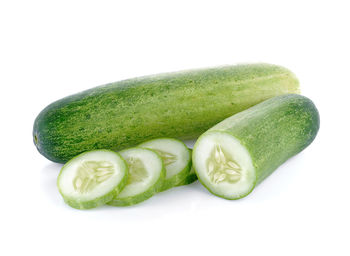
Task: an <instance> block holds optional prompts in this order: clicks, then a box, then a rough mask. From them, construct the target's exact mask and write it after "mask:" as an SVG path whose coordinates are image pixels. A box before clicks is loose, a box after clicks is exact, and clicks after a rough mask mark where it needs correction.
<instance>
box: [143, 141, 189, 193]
mask: <svg viewBox="0 0 350 256" xmlns="http://www.w3.org/2000/svg"><path fill="white" fill-rule="evenodd" d="M139 146H140V147H142V148H149V149H152V150H154V151H156V152H157V153H158V154H159V155H160V156H161V158H162V159H163V163H164V166H165V170H166V175H165V180H164V183H163V186H162V188H161V191H164V190H167V189H169V188H172V187H175V186H177V185H179V184H181V182H182V181H183V180H184V179H185V178H186V176H187V175H188V173H189V171H190V168H191V152H190V150H189V149H188V148H187V146H186V145H185V144H184V143H183V142H182V141H179V140H176V139H172V138H159V139H154V140H150V141H146V142H144V143H142V144H140V145H139Z"/></svg>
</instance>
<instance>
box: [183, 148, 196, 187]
mask: <svg viewBox="0 0 350 256" xmlns="http://www.w3.org/2000/svg"><path fill="white" fill-rule="evenodd" d="M189 150H190V152H191V155H192V149H189ZM196 180H198V178H197V175H196V172H195V170H194V168H193V164H192V165H191V169H190V172H189V173H188V174H187V176H186V178H185V179H184V180H183V181H182V182H181V183H180V184H179V185H178V186H184V185H188V184H191V183H193V182H195V181H196Z"/></svg>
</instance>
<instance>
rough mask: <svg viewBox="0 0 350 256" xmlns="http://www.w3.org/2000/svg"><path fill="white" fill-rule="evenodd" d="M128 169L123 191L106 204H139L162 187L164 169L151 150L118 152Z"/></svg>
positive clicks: (159, 158)
mask: <svg viewBox="0 0 350 256" xmlns="http://www.w3.org/2000/svg"><path fill="white" fill-rule="evenodd" d="M120 154H121V156H122V157H123V158H124V159H125V161H126V162H127V164H128V167H129V176H128V180H127V183H126V186H125V187H124V189H123V190H122V191H121V192H120V193H119V194H118V195H117V196H115V197H114V198H113V199H112V200H111V201H109V202H108V203H107V204H109V205H113V206H128V205H133V204H137V203H140V202H142V201H144V200H146V199H148V198H150V197H151V196H153V195H154V194H156V193H157V192H158V191H159V190H160V189H161V187H162V185H163V181H164V178H165V168H164V165H163V161H162V159H161V157H160V156H159V155H158V154H157V153H155V152H154V151H152V150H149V149H145V148H130V149H126V150H123V151H121V152H120Z"/></svg>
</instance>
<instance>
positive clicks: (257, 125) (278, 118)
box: [194, 94, 320, 199]
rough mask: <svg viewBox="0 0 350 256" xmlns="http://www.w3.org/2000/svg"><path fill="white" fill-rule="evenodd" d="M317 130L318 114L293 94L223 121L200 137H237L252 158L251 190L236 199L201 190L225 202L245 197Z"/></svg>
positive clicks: (311, 139)
mask: <svg viewBox="0 0 350 256" xmlns="http://www.w3.org/2000/svg"><path fill="white" fill-rule="evenodd" d="M319 127H320V118H319V113H318V110H317V108H316V106H315V105H314V103H313V102H312V101H311V100H310V99H308V98H306V97H304V96H301V95H296V94H289V95H282V96H277V97H274V98H272V99H269V100H266V101H264V102H262V103H260V104H258V105H256V106H254V107H251V108H249V109H247V110H245V111H242V112H240V113H238V114H236V115H233V116H231V117H229V118H227V119H225V120H223V121H222V122H220V123H218V124H217V125H215V126H214V127H212V128H211V129H209V130H208V131H207V132H206V133H204V134H203V135H202V136H205V135H206V134H208V133H210V132H223V133H227V134H230V135H232V136H234V137H235V138H237V139H238V140H239V141H240V142H241V144H242V145H243V146H244V147H245V148H246V149H247V150H248V152H249V154H250V156H251V158H252V161H253V166H254V168H255V172H256V180H255V182H254V185H253V187H252V189H251V190H250V191H249V192H248V193H246V194H245V195H242V196H241V197H239V198H226V197H223V196H221V195H218V194H215V193H213V191H211V190H210V188H208V187H207V186H205V187H206V188H207V189H208V190H209V191H210V192H211V193H213V194H214V195H216V196H219V197H223V198H225V199H240V198H242V197H245V196H247V195H248V194H249V193H250V192H251V191H252V190H253V189H254V187H255V186H256V185H258V184H259V183H261V182H262V181H263V180H264V179H265V178H266V177H268V176H269V175H270V174H271V173H272V172H273V171H275V170H276V169H277V168H278V167H279V166H280V165H281V164H283V163H284V162H285V161H287V160H288V159H289V158H291V157H292V156H294V155H296V154H298V153H299V152H301V151H302V150H304V149H305V148H306V147H307V146H308V145H310V144H311V143H312V141H313V140H314V139H315V137H316V135H317V132H318V130H319ZM202 136H201V137H202ZM201 137H200V138H199V140H200V139H201ZM195 149H196V145H195V146H194V150H195ZM199 180H200V182H201V183H202V184H203V185H204V182H202V181H201V179H200V178H199Z"/></svg>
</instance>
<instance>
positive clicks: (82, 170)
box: [73, 161, 115, 194]
mask: <svg viewBox="0 0 350 256" xmlns="http://www.w3.org/2000/svg"><path fill="white" fill-rule="evenodd" d="M114 171H115V170H114V167H113V164H112V163H111V162H108V161H83V162H82V163H81V165H80V166H79V168H78V170H77V173H76V176H75V178H74V180H73V187H74V190H76V191H78V192H80V193H82V194H84V193H88V192H90V191H91V190H93V189H94V188H95V187H96V186H97V185H99V184H100V183H102V182H104V181H106V180H107V179H109V178H110V177H111V176H112V175H113V173H114Z"/></svg>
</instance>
